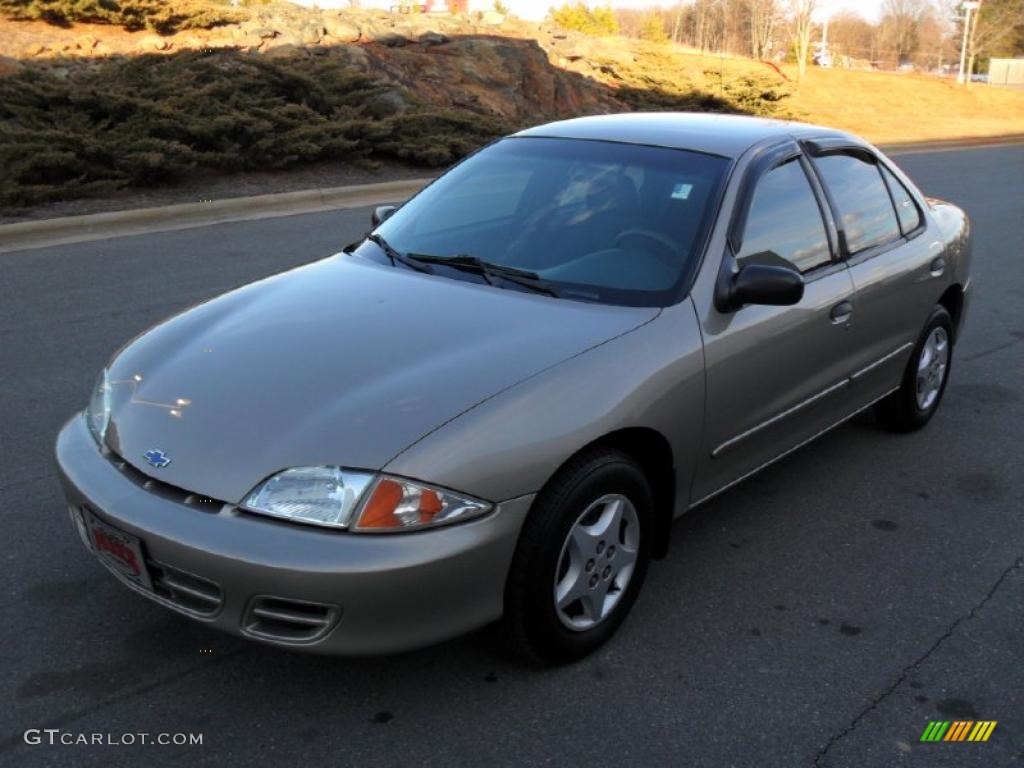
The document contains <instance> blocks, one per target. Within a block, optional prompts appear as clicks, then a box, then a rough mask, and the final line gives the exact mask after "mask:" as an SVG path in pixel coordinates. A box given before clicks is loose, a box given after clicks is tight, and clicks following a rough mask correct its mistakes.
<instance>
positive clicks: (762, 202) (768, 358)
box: [691, 143, 855, 502]
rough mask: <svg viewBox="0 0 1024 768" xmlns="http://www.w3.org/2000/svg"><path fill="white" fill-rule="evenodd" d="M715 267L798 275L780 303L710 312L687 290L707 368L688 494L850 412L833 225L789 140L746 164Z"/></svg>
mask: <svg viewBox="0 0 1024 768" xmlns="http://www.w3.org/2000/svg"><path fill="white" fill-rule="evenodd" d="M728 240H729V244H728V246H727V248H726V252H725V253H724V254H722V255H721V256H720V259H721V261H720V262H718V263H717V264H716V265H715V266H716V267H717V268H718V269H719V270H729V271H732V270H735V269H736V268H738V267H742V266H744V265H746V264H753V263H758V264H768V265H775V266H787V267H791V268H794V269H796V270H798V271H799V272H800V273H801V274H802V276H803V278H804V281H805V290H804V296H803V298H802V299H801V301H800V302H799V303H798V304H796V305H794V306H789V307H773V306H753V305H746V306H743V307H741V308H740V309H738V310H736V311H733V312H719V311H718V310H717V309H716V308H715V306H714V302H713V301H710V300H709V298H708V296H707V295H706V293H705V292H701V294H700V295H697V296H695V303H696V305H697V311H698V314H699V316H700V317H699V319H700V322H701V330H702V333H703V338H704V354H705V369H706V377H707V395H706V408H705V412H706V416H705V429H704V441H703V450H702V451H701V460H700V461H699V462H698V467H697V473H696V478H695V481H694V487H693V490H692V494H691V498H692V499H694V500H695V502H696V501H700V500H702V499H703V498H706V497H707V496H709V495H711V494H713V493H715V492H717V491H718V490H721V489H722V488H724V487H725V486H727V485H729V484H730V483H733V482H735V481H737V480H739V479H741V478H742V477H744V476H746V475H747V474H749V473H751V472H753V471H755V470H757V469H758V468H760V467H761V466H762V465H764V464H765V463H767V462H770V461H771V460H772V459H774V458H776V457H777V456H779V455H780V454H782V453H785V452H786V451H787V450H790V449H792V448H793V447H794V446H796V445H799V444H800V443H802V442H804V441H806V440H808V439H810V438H811V437H813V436H814V435H816V434H817V433H818V432H820V431H822V430H823V429H825V428H827V427H829V426H831V425H832V424H833V423H835V422H836V421H837V420H839V419H841V418H842V417H843V416H845V415H848V413H849V410H850V408H849V401H848V393H847V392H846V389H847V383H848V376H849V372H850V353H851V350H852V344H851V330H850V329H851V327H852V324H853V323H854V322H855V321H854V312H853V295H854V288H853V282H852V280H851V279H850V275H849V271H848V270H847V268H846V266H845V265H844V264H843V263H842V262H841V261H839V260H838V258H837V254H836V252H835V249H834V246H835V243H836V239H835V234H834V226H833V223H832V220H831V214H830V213H829V210H828V207H827V205H825V203H824V201H823V200H822V198H821V193H820V188H819V186H818V182H817V179H816V177H815V176H814V174H813V172H812V171H811V169H810V167H809V164H808V161H807V159H806V157H804V156H803V154H802V153H801V151H800V149H799V147H798V146H797V145H796V144H795V143H787V144H786V145H782V146H779V147H775V148H772V150H771V151H768V152H766V153H765V154H764V156H763V157H760V158H759V159H757V160H755V161H754V162H753V163H752V164H751V165H750V166H749V168H748V171H747V173H746V174H745V177H744V179H743V181H742V182H741V189H740V191H739V195H738V198H737V204H736V208H735V213H734V215H733V219H732V223H731V225H730V234H729V238H728Z"/></svg>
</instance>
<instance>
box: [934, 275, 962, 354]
mask: <svg viewBox="0 0 1024 768" xmlns="http://www.w3.org/2000/svg"><path fill="white" fill-rule="evenodd" d="M938 303H939V304H941V305H942V306H943V307H945V308H946V311H947V312H949V315H950V317H952V318H953V342H954V343H956V340H957V337H958V336H959V335H960V321H961V319H962V317H963V309H964V289H963V286H961V285H960V284H959V283H953V285H951V286H949V287H948V288H947V289H946V290H945V291H944V292H943V294H942V295H941V296H940V297H939V302H938Z"/></svg>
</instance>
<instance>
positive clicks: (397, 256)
mask: <svg viewBox="0 0 1024 768" xmlns="http://www.w3.org/2000/svg"><path fill="white" fill-rule="evenodd" d="M366 239H367V240H369V241H370V242H371V243H373V244H374V245H376V246H377V247H378V248H380V249H381V250H382V251H384V255H385V256H387V257H388V258H389V259H391V263H392V264H404V265H405V266H407V267H409V269H415V270H416V271H417V272H431V273H432V272H433V271H434V270H433V269H431V268H430V267H429V266H428V265H427V264H423V263H421V262H422V259H418V258H410V257H409V256H406V255H405V254H404V253H402V252H401V251H399V250H398V249H397V248H394V247H392V245H391V243H389V242H388V241H387V240H385V239H384V237H383V235H378V234H377V233H376V232H372V233H370V234H369V235H367V236H366Z"/></svg>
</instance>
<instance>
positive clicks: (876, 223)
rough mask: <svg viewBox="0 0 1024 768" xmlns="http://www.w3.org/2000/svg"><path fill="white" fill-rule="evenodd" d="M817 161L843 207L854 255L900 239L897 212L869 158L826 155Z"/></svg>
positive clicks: (841, 215)
mask: <svg viewBox="0 0 1024 768" xmlns="http://www.w3.org/2000/svg"><path fill="white" fill-rule="evenodd" d="M814 162H815V164H816V165H817V167H818V169H819V170H820V171H821V176H822V179H824V181H825V186H827V187H828V189H829V192H831V193H832V199H833V200H835V203H836V207H837V208H839V219H840V222H841V226H842V228H843V231H844V232H845V233H846V245H847V247H848V248H849V249H850V253H857V252H858V251H863V250H864V249H865V248H871V247H872V246H875V245H881V244H882V243H886V242H889V241H890V240H895V239H896V238H898V237H899V236H900V228H899V225H898V224H897V223H896V213H895V211H893V208H892V201H891V200H890V199H889V192H888V191H887V190H886V188H885V184H884V183H883V182H882V177H881V175H880V174H879V173H878V166H877V165H875V164H874V163H873V162H870V161H868V160H867V159H866V158H862V157H859V156H855V155H846V154H838V155H825V156H824V157H819V158H816V159H815V161H814Z"/></svg>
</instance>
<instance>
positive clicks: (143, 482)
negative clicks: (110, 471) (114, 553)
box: [100, 446, 224, 514]
mask: <svg viewBox="0 0 1024 768" xmlns="http://www.w3.org/2000/svg"><path fill="white" fill-rule="evenodd" d="M100 452H101V453H102V454H103V456H104V458H106V459H107V461H109V462H110V463H111V464H113V465H114V466H115V467H117V469H119V470H120V471H121V474H123V475H124V476H125V477H126V478H128V479H129V480H131V481H132V482H133V483H134V484H135V485H137V486H139V487H140V488H142V489H143V490H145V491H149V492H150V493H152V494H155V495H157V496H160V497H161V498H164V499H167V500H169V501H175V502H177V503H179V504H187V505H189V506H194V507H195V508H196V509H199V510H202V511H203V512H210V513H212V514H217V513H218V512H220V511H221V510H222V509H223V508H224V502H223V501H218V500H217V499H211V498H209V497H207V496H201V495H199V494H198V493H192V491H186V490H185V489H184V488H179V487H178V486H176V485H171V484H170V483H165V482H164V481H163V480H157V479H156V478H155V477H150V476H149V475H147V474H146V473H145V472H142V471H141V470H139V469H137V468H136V467H133V466H132V465H131V464H129V463H128V462H127V461H125V460H124V459H122V458H121V457H120V456H118V455H117V454H116V453H114V452H113V451H112V450H110V448H108V447H107V446H103V447H102V448H101V449H100Z"/></svg>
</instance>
